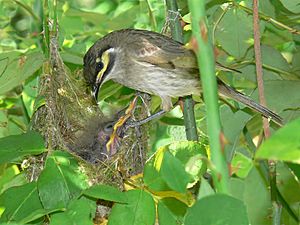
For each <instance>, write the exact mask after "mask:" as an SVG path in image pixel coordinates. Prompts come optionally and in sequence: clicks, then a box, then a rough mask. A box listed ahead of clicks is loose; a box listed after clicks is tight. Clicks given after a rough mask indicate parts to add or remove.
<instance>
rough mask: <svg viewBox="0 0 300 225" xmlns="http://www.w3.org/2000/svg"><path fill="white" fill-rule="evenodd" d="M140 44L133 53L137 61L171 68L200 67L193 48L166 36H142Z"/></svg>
mask: <svg viewBox="0 0 300 225" xmlns="http://www.w3.org/2000/svg"><path fill="white" fill-rule="evenodd" d="M135 45H137V43H135ZM138 45H139V46H138V48H134V49H135V50H134V54H133V55H134V57H135V60H137V61H141V62H147V63H150V64H153V65H156V66H159V67H162V68H169V69H175V68H182V69H197V68H198V67H197V61H196V57H195V55H194V53H193V52H192V51H191V50H189V49H187V48H185V47H184V46H183V45H182V44H180V43H179V42H176V41H174V40H172V39H170V38H167V37H165V36H162V35H158V36H150V37H147V38H145V37H141V38H140V40H139V43H138ZM135 47H136V46H135ZM131 49H133V48H131Z"/></svg>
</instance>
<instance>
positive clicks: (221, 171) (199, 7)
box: [188, 0, 229, 193]
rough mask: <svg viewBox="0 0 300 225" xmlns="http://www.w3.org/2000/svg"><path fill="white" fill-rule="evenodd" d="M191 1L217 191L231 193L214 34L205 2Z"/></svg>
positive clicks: (195, 48) (199, 0)
mask: <svg viewBox="0 0 300 225" xmlns="http://www.w3.org/2000/svg"><path fill="white" fill-rule="evenodd" d="M188 3H189V8H190V12H191V16H192V31H193V36H194V38H195V39H196V41H197V44H195V46H193V47H194V50H195V51H196V53H197V60H198V65H199V70H200V73H201V81H202V89H203V96H204V101H205V106H206V112H207V123H208V126H207V127H208V137H209V142H210V150H211V160H212V163H213V164H214V166H215V168H216V170H215V171H212V177H213V181H214V184H215V186H216V190H217V191H218V192H220V193H228V180H229V173H228V168H227V163H226V160H225V155H224V153H223V151H222V149H221V136H222V135H223V134H222V132H221V125H220V115H219V105H218V95H217V81H216V75H215V61H214V53H213V47H212V44H211V35H210V33H209V31H208V27H207V21H206V14H205V1H202V0H189V1H188Z"/></svg>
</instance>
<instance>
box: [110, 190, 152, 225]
mask: <svg viewBox="0 0 300 225" xmlns="http://www.w3.org/2000/svg"><path fill="white" fill-rule="evenodd" d="M127 197H128V204H120V203H116V204H115V205H114V206H113V208H112V210H111V214H110V216H109V218H108V225H123V224H124V222H125V221H126V224H130V225H141V224H149V225H150V224H154V222H155V204H154V200H153V198H152V196H151V195H150V194H148V193H147V192H145V191H143V190H131V191H128V192H127Z"/></svg>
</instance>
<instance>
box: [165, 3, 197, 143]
mask: <svg viewBox="0 0 300 225" xmlns="http://www.w3.org/2000/svg"><path fill="white" fill-rule="evenodd" d="M166 3H167V8H168V19H169V22H170V28H171V32H172V37H173V39H175V40H176V41H179V42H181V43H183V36H182V27H181V24H180V21H179V17H180V14H179V11H178V6H177V2H176V0H166ZM183 117H184V125H185V130H186V138H187V139H188V140H192V141H198V134H197V127H196V121H195V115H194V104H193V99H192V96H187V97H184V98H183Z"/></svg>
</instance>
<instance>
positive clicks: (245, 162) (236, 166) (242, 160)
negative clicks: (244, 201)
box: [231, 152, 253, 178]
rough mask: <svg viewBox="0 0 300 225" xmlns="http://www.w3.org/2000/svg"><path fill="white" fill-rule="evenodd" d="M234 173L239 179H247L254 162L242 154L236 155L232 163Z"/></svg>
mask: <svg viewBox="0 0 300 225" xmlns="http://www.w3.org/2000/svg"><path fill="white" fill-rule="evenodd" d="M231 167H232V172H233V173H234V174H236V175H237V176H238V177H241V178H245V177H247V175H248V173H249V172H250V170H251V169H252V167H253V164H252V160H251V159H250V158H248V157H247V156H245V155H243V154H242V153H239V152H237V153H235V155H234V157H233V159H232V161H231Z"/></svg>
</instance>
